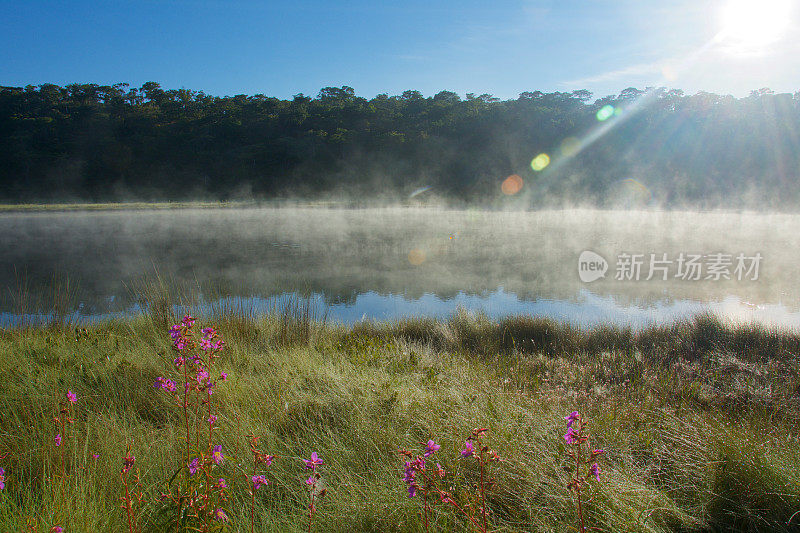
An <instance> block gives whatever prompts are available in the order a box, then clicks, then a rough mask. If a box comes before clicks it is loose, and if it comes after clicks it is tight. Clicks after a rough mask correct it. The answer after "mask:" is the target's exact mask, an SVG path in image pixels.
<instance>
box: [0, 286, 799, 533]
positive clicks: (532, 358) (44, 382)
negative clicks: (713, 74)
mask: <svg viewBox="0 0 800 533" xmlns="http://www.w3.org/2000/svg"><path fill="white" fill-rule="evenodd" d="M158 294H159V293H158V291H155V292H154V296H153V298H155V299H157V298H158ZM168 319H169V317H168V316H164V309H163V308H160V310H157V311H156V312H154V313H153V314H152V315H144V316H138V317H133V318H130V319H126V320H118V321H112V322H108V323H104V324H96V325H91V326H88V327H85V328H79V329H76V328H75V327H70V326H67V325H65V324H63V323H62V324H59V323H53V324H52V325H51V326H49V327H45V328H17V329H9V330H0V457H4V458H2V459H0V467H3V468H4V469H5V471H6V484H7V487H6V489H5V490H3V491H2V492H0V531H26V530H27V529H26V528H27V527H28V524H29V523H32V522H35V524H36V525H37V527H38V530H39V531H49V529H50V527H52V526H54V525H61V526H63V527H64V531H65V532H68V533H72V532H77V531H81V532H82V531H87V532H89V531H127V517H126V514H125V510H124V509H122V508H121V506H120V500H119V498H120V496H121V494H122V493H123V487H122V481H121V479H120V469H121V467H122V459H123V457H124V456H125V453H126V447H127V446H130V449H131V453H133V454H134V455H135V456H136V466H137V467H138V468H139V469H140V471H141V485H142V489H143V490H144V494H145V498H144V500H143V503H142V507H141V509H140V510H139V522H140V524H141V525H142V529H143V530H144V531H153V532H156V531H165V530H167V529H169V528H172V529H173V530H174V527H173V526H171V525H170V524H173V522H172V520H173V518H174V517H173V515H172V514H170V512H171V511H170V507H169V506H168V505H167V504H166V503H164V502H160V501H158V499H157V496H158V494H159V492H161V491H163V490H165V487H166V484H167V483H168V481H169V479H170V477H171V476H172V475H173V473H174V472H175V471H176V469H177V468H178V466H179V465H178V461H179V459H178V458H180V457H181V453H182V452H181V446H180V442H179V439H180V435H181V429H180V420H181V418H180V416H181V414H180V409H179V408H178V407H177V406H176V405H175V404H174V402H172V401H170V400H169V398H168V397H167V395H165V394H163V393H162V391H158V390H155V389H154V388H153V383H154V381H155V379H156V377H158V376H161V375H164V373H165V372H166V371H168V369H169V368H170V365H171V361H172V358H173V357H174V355H173V353H172V348H171V344H170V339H169V337H168V335H167V333H166V331H165V329H164V327H163V326H164V321H165V320H168ZM199 322H200V323H202V324H203V325H205V324H206V322H205V321H204V320H200V321H199ZM215 325H216V326H217V329H218V330H219V331H220V332H221V334H222V335H223V337H224V338H225V340H226V343H227V346H226V348H225V350H224V351H223V352H222V357H221V359H220V361H219V364H218V365H217V366H218V368H219V369H220V370H224V371H226V372H227V373H228V376H229V377H228V381H227V382H226V383H225V384H224V385H223V386H220V387H219V390H218V391H217V392H216V393H215V395H214V398H215V400H214V401H215V409H216V410H217V412H218V414H219V424H220V428H221V429H220V432H219V443H220V444H222V445H223V448H224V450H225V455H226V457H227V459H226V461H225V463H223V465H222V466H221V467H220V469H221V472H222V474H221V475H223V477H225V479H226V480H227V481H228V484H229V486H230V490H229V497H230V501H229V506H228V507H229V512H228V514H229V515H230V517H231V519H232V523H231V525H230V528H229V529H230V530H232V531H248V530H249V523H250V511H249V510H250V496H249V494H248V473H249V472H250V471H251V469H252V461H251V456H250V452H249V439H248V435H256V436H259V437H260V440H259V444H258V446H259V448H260V449H261V450H263V451H265V452H267V453H270V454H275V455H276V456H277V458H276V459H275V462H274V464H273V465H272V466H271V467H269V468H267V469H265V474H266V476H267V478H268V479H269V481H270V484H269V485H268V486H267V487H266V488H264V489H261V490H260V491H259V492H257V493H256V530H257V531H270V532H292V531H304V530H306V528H307V519H308V516H307V509H306V505H307V502H308V489H307V485H305V484H304V483H303V480H304V479H305V478H306V477H307V474H305V473H304V471H303V463H302V462H301V460H300V458H307V457H308V456H309V455H310V454H311V452H312V451H316V452H317V453H318V454H319V456H320V457H321V458H322V459H323V460H324V461H325V463H324V465H323V468H322V470H321V472H322V483H323V484H324V486H325V488H326V489H327V491H326V492H327V494H326V496H325V497H324V499H323V500H322V501H321V502H318V505H317V510H316V514H315V517H314V530H315V531H330V532H338V531H341V532H345V531H347V532H353V531H381V532H384V531H385V532H395V531H396V532H400V531H412V532H414V531H422V521H421V519H420V505H419V502H418V501H416V500H411V499H409V498H408V496H407V492H406V487H405V485H404V484H403V482H402V481H401V476H402V461H401V460H400V459H399V457H398V455H397V451H398V449H400V448H409V449H410V448H416V449H419V448H420V446H421V443H424V442H426V441H427V440H428V439H430V438H435V439H436V442H438V443H439V444H441V450H439V452H438V453H437V456H438V457H439V460H440V462H441V463H442V466H443V467H444V468H445V470H446V471H447V472H448V474H447V477H446V478H445V479H446V481H447V483H448V485H449V486H452V487H453V489H452V490H453V492H454V494H456V495H457V496H458V497H460V498H466V494H467V493H468V492H469V487H470V485H471V484H473V483H475V481H476V479H477V477H476V476H477V471H476V468H475V465H474V464H472V463H470V462H469V461H464V460H460V459H458V457H459V450H460V449H461V448H462V447H463V445H464V439H465V438H466V437H467V436H468V435H469V434H470V432H471V431H472V429H473V428H477V427H487V428H489V429H490V431H489V433H488V435H487V436H486V441H487V442H488V443H490V445H491V447H492V448H493V449H494V450H496V451H497V452H498V453H499V455H500V456H501V457H502V458H503V459H504V460H503V461H502V462H501V463H498V464H495V465H493V466H492V472H493V475H494V478H495V481H496V484H495V486H494V488H493V489H492V490H490V491H489V492H488V493H487V500H488V507H489V509H490V510H491V511H492V513H491V515H490V517H489V522H490V530H492V531H502V532H517V531H520V532H521V531H565V530H568V529H570V528H571V527H573V528H574V527H575V526H576V512H575V502H574V499H573V498H574V496H573V494H572V493H571V492H570V490H569V489H568V488H567V483H568V482H569V479H570V460H569V458H568V457H567V456H566V455H565V453H564V452H565V443H564V439H563V434H564V432H565V426H564V415H565V414H566V413H569V412H570V411H573V410H579V411H580V412H581V413H582V414H583V415H584V417H586V419H587V420H588V421H589V423H590V425H591V432H592V435H593V438H594V441H593V444H596V445H598V446H600V447H602V448H604V449H605V450H606V452H607V453H606V457H605V460H604V462H603V465H602V466H603V480H602V482H601V483H599V484H595V485H596V491H595V493H594V494H593V496H592V497H591V498H590V499H589V501H588V502H587V503H586V504H585V508H584V513H585V516H586V520H587V525H590V526H593V527H597V528H600V529H601V530H603V531H614V532H616V531H636V532H638V531H642V532H644V531H648V532H649V531H653V532H655V531H682V532H685V531H697V532H705V531H797V530H800V525H799V524H800V518H799V517H800V515H798V516H794V514H795V513H796V512H797V511H800V440H799V439H800V434H798V430H797V428H798V427H800V426H798V419H799V418H800V416H799V415H800V402H799V401H798V399H799V396H798V394H800V371H799V369H798V364H797V362H798V357H800V337H798V335H797V334H795V333H793V332H789V331H781V330H774V329H770V328H766V327H762V326H758V325H743V326H734V325H730V324H725V323H722V322H720V321H719V320H717V319H715V318H713V317H710V316H700V317H697V318H695V319H693V320H691V321H688V322H684V323H680V324H675V325H670V326H663V327H654V328H650V329H645V330H642V331H634V330H630V329H626V328H618V327H612V326H608V327H599V328H595V329H590V330H581V329H577V328H573V327H571V326H569V325H566V324H561V323H556V322H553V321H550V320H544V319H538V318H531V317H509V318H507V319H504V320H502V321H499V322H496V321H492V320H489V319H488V318H486V317H480V316H473V315H469V314H467V313H457V314H456V315H454V316H452V317H451V318H449V319H448V320H444V321H435V320H431V319H413V320H405V321H400V322H395V323H379V324H373V323H360V324H357V325H355V326H352V327H343V326H336V325H330V324H324V323H321V322H314V317H313V316H311V315H310V314H309V313H308V312H306V311H305V310H304V309H303V308H302V307H297V306H289V305H286V306H284V309H282V310H281V309H277V310H276V313H274V314H273V315H271V316H268V317H263V318H255V317H252V316H247V314H246V313H233V314H231V315H225V314H224V313H222V314H218V316H217V317H216V318H215ZM67 389H71V390H73V391H75V393H76V394H77V396H78V399H79V400H78V403H77V404H76V406H75V408H74V411H75V417H74V418H75V423H74V424H73V428H72V429H71V430H70V431H71V433H70V434H69V438H66V439H65V448H64V452H65V454H66V464H67V466H66V471H67V476H66V478H65V479H63V480H62V479H59V478H58V472H59V471H60V462H59V461H60V460H59V455H58V452H59V451H61V450H59V449H58V448H56V447H54V445H53V436H54V434H55V432H56V429H55V426H54V424H53V421H52V418H53V416H54V415H55V409H56V406H57V405H58V404H59V402H60V401H63V399H64V398H65V396H64V395H65V393H66V391H67ZM184 451H185V450H184ZM92 454H99V458H98V459H97V460H94V459H92ZM573 466H574V465H573ZM173 514H174V513H173ZM431 530H434V531H451V530H457V531H469V527H468V524H467V523H466V522H465V520H464V519H463V518H461V517H459V516H458V515H457V514H456V513H454V512H453V511H452V510H451V509H449V508H448V507H447V506H444V505H434V507H433V513H432V516H431Z"/></svg>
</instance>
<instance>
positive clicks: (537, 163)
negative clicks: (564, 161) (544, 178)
mask: <svg viewBox="0 0 800 533" xmlns="http://www.w3.org/2000/svg"><path fill="white" fill-rule="evenodd" d="M549 164H550V156H549V155H547V154H539V155H537V156H536V157H534V158H533V161H531V168H532V169H533V170H535V171H536V172H540V171H542V170H544V169H545V168H547V165H549Z"/></svg>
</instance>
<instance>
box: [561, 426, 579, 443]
mask: <svg viewBox="0 0 800 533" xmlns="http://www.w3.org/2000/svg"><path fill="white" fill-rule="evenodd" d="M564 440H565V441H567V444H575V443H576V442H578V432H577V431H575V428H569V429H568V430H567V434H566V435H564Z"/></svg>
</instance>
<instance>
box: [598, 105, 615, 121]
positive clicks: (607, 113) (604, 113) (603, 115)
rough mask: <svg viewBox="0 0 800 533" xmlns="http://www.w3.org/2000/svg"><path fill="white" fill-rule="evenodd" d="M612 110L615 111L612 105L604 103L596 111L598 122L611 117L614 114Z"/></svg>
mask: <svg viewBox="0 0 800 533" xmlns="http://www.w3.org/2000/svg"><path fill="white" fill-rule="evenodd" d="M614 111H615V109H614V106H613V105H604V106H603V107H601V108H600V110H599V111H598V112H597V115H596V116H597V120H599V121H600V122H604V121H606V120H608V119H609V118H611V117H612V116H613V115H614Z"/></svg>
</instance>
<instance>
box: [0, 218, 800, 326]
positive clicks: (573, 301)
mask: <svg viewBox="0 0 800 533" xmlns="http://www.w3.org/2000/svg"><path fill="white" fill-rule="evenodd" d="M799 240H800V216H798V215H786V214H753V213H750V214H739V213H722V212H703V213H701V212H680V211H671V212H663V211H601V210H591V209H586V210H583V209H574V210H555V211H540V212H497V211H480V210H447V209H436V208H427V207H393V208H370V209H344V208H326V207H283V208H260V207H247V208H244V207H230V208H205V209H201V208H187V209H143V210H123V209H116V210H104V211H80V212H66V211H65V212H48V211H38V212H8V213H3V214H0V245H2V249H3V255H2V257H0V285H2V286H3V288H4V290H3V295H2V298H0V306H2V307H1V308H0V325H6V326H8V325H13V324H15V323H18V322H19V320H20V314H21V313H25V314H26V315H27V316H26V320H31V319H33V320H35V319H36V318H37V316H39V317H40V318H41V316H40V315H42V314H46V312H47V306H46V305H45V304H43V303H42V302H45V301H47V298H48V291H50V292H52V290H51V288H50V287H51V286H52V284H53V279H57V280H62V283H63V280H64V279H67V280H69V283H70V286H71V287H72V290H73V291H74V297H73V298H72V300H71V303H70V305H71V308H70V309H69V311H70V312H71V313H72V317H73V318H79V319H92V318H102V317H107V316H116V315H120V314H124V313H131V312H137V311H140V310H141V308H142V306H141V302H140V301H138V300H137V296H136V294H137V288H138V287H142V286H143V285H144V284H146V283H147V282H148V280H150V281H152V280H153V279H154V278H155V277H156V275H158V276H160V278H161V279H163V280H164V281H165V282H166V283H168V284H169V285H171V286H173V287H181V288H182V290H186V291H191V292H192V293H193V294H195V295H196V296H197V297H198V298H199V301H201V302H202V303H203V304H205V305H211V304H214V303H216V304H218V305H220V304H221V305H227V306H232V307H237V306H238V307H243V308H247V309H249V310H252V311H253V312H256V313H259V312H267V311H269V310H270V309H271V308H272V307H273V306H274V305H275V302H276V299H279V298H281V297H282V296H283V297H285V296H286V295H293V296H299V295H302V296H304V297H308V298H310V300H311V302H312V303H313V305H314V306H315V309H316V311H317V314H318V315H319V316H326V317H327V319H328V320H332V321H339V322H344V323H352V322H355V321H358V320H364V319H370V320H393V319H397V318H402V317H405V316H418V315H425V316H435V317H444V316H448V315H450V314H452V313H453V312H455V311H456V310H457V309H459V308H464V309H467V310H469V311H476V312H484V313H486V314H487V315H489V316H491V317H499V316H503V315H508V314H518V313H526V314H535V315H542V316H548V317H552V318H555V319H558V320H564V321H570V322H572V323H575V324H578V325H591V324H596V323H600V322H604V321H613V322H615V323H618V324H623V325H626V324H630V325H633V326H641V325H644V324H647V323H651V322H654V321H656V322H657V321H670V320H675V319H678V318H681V317H686V316H689V315H691V314H694V313H697V312H700V311H704V310H708V311H711V312H714V313H717V314H719V315H720V316H723V317H726V318H730V319H734V320H758V321H764V322H767V323H770V324H777V325H781V326H790V327H797V326H800V312H799V311H798V303H800V291H799V290H798V287H797V283H796V281H797V279H798V274H800V267H798V254H797V250H798V241H799ZM584 251H591V252H594V254H596V256H595V255H591V257H593V258H597V259H596V260H595V261H593V264H592V265H590V266H586V265H584V267H585V269H588V270H585V272H584V274H585V276H584V277H586V276H589V277H591V275H592V273H593V272H598V273H599V272H600V270H602V266H603V265H602V261H603V260H605V261H606V263H607V266H606V271H605V273H604V276H603V277H599V278H598V279H597V280H594V281H582V279H581V276H580V275H579V257H581V253H582V252H584ZM757 256H758V258H759V259H758V260H756V259H755V258H756V257H757ZM692 258H693V259H692ZM594 263H596V264H594ZM636 264H638V265H639V267H638V271H637V270H636V269H635V268H634V266H635V265H636ZM698 265H699V266H698ZM690 266H691V267H692V268H693V269H694V270H692V268H689V267H690ZM592 269H594V270H592ZM597 269H600V270H597ZM590 270H592V271H591V272H590ZM664 277H666V278H667V279H666V280H665V279H663V278H664ZM618 278H622V279H618ZM637 278H638V279H637ZM647 278H650V279H647ZM695 278H699V279H695ZM726 278H730V279H726ZM21 289H22V292H23V293H27V298H26V301H27V302H28V303H27V304H25V306H21V304H20V302H21V301H22V298H20V294H21ZM37 301H38V302H39V303H36V302H37ZM31 302H33V303H31Z"/></svg>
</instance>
